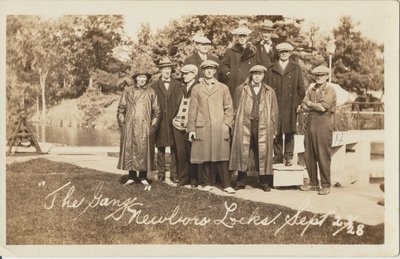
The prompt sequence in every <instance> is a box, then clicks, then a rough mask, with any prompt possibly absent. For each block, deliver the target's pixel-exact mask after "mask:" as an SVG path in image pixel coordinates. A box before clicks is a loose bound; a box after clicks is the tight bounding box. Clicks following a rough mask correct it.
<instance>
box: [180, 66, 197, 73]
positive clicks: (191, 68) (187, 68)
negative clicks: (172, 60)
mask: <svg viewBox="0 0 400 259" xmlns="http://www.w3.org/2000/svg"><path fill="white" fill-rule="evenodd" d="M180 71H181V72H182V73H194V74H196V75H197V73H198V72H199V69H198V68H197V67H196V66H195V65H192V64H188V65H184V66H183V67H182V68H181V70H180Z"/></svg>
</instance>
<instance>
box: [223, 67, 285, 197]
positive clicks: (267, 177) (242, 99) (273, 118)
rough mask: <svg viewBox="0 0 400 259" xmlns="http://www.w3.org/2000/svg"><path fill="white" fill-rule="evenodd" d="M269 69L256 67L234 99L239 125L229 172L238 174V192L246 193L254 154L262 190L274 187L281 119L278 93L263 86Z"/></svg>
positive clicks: (234, 135)
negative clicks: (276, 143) (275, 159)
mask: <svg viewBox="0 0 400 259" xmlns="http://www.w3.org/2000/svg"><path fill="white" fill-rule="evenodd" d="M266 72H267V68H266V67H264V66H261V65H256V66H253V67H252V68H251V69H250V71H249V73H250V76H249V79H248V80H246V81H245V82H244V83H243V84H241V85H240V86H238V87H237V88H236V90H235V95H234V97H233V110H234V114H235V124H234V129H233V138H232V147H231V158H230V162H229V170H232V171H238V178H237V185H236V189H237V190H238V189H244V188H245V186H246V176H247V171H248V170H249V165H250V151H252V152H253V154H254V164H255V167H256V170H257V171H258V172H259V175H260V177H259V183H260V187H261V189H262V190H264V191H265V192H269V191H270V190H271V186H272V175H273V171H272V164H273V162H272V159H273V141H274V136H275V134H276V126H277V119H278V102H277V100H276V95H275V91H274V90H273V89H272V88H271V87H270V86H268V85H267V84H265V83H264V82H263V79H264V76H265V73H266Z"/></svg>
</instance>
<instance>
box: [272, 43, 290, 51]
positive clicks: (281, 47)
mask: <svg viewBox="0 0 400 259" xmlns="http://www.w3.org/2000/svg"><path fill="white" fill-rule="evenodd" d="M276 50H277V51H280V50H289V51H292V50H294V47H293V45H292V44H290V43H288V42H282V43H279V44H278V45H276Z"/></svg>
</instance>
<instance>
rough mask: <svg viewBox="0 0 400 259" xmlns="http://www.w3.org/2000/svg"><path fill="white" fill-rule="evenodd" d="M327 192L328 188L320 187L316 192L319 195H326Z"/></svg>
mask: <svg viewBox="0 0 400 259" xmlns="http://www.w3.org/2000/svg"><path fill="white" fill-rule="evenodd" d="M329 192H330V188H327V187H322V189H321V190H319V191H318V194H319V195H327V194H329Z"/></svg>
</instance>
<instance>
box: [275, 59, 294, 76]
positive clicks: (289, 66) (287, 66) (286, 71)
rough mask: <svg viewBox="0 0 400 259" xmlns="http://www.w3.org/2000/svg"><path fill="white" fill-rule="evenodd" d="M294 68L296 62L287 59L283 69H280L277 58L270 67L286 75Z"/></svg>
mask: <svg viewBox="0 0 400 259" xmlns="http://www.w3.org/2000/svg"><path fill="white" fill-rule="evenodd" d="M295 68H296V64H295V63H294V62H293V61H291V60H289V62H288V64H287V65H286V68H285V70H282V68H281V65H279V60H277V61H276V62H275V63H274V64H273V65H272V67H271V69H272V70H274V71H275V72H278V73H279V74H280V75H286V74H287V73H289V72H290V71H292V70H294V69H295Z"/></svg>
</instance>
